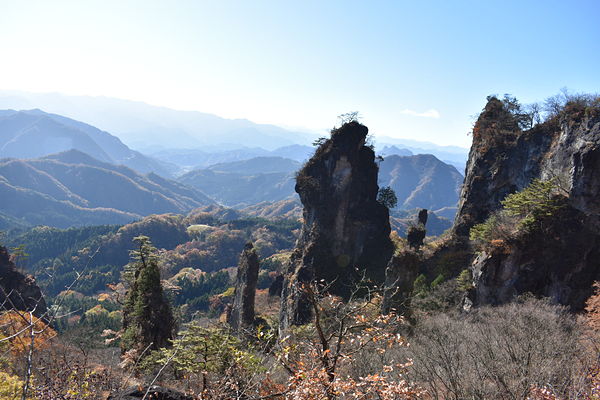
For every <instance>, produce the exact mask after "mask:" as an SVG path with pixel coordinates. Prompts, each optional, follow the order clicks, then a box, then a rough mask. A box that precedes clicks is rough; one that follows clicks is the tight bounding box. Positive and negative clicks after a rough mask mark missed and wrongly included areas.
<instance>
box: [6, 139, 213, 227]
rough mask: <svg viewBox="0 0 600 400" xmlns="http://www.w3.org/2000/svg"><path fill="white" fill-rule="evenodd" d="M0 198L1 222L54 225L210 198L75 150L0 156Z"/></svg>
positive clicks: (118, 218)
mask: <svg viewBox="0 0 600 400" xmlns="http://www.w3.org/2000/svg"><path fill="white" fill-rule="evenodd" d="M0 198H2V203H1V204H0V213H1V214H3V215H4V216H2V215H0V219H2V220H3V223H2V224H4V225H14V223H15V222H17V221H18V222H19V223H21V224H22V225H36V224H43V225H51V226H56V227H68V226H72V225H92V224H111V223H112V224H122V223H127V222H131V221H133V220H136V219H139V218H141V217H142V216H145V215H149V214H157V213H169V212H175V213H185V212H187V211H190V210H192V209H193V208H196V207H199V206H203V205H207V204H212V203H214V201H213V200H212V199H210V198H209V197H208V196H206V195H205V194H204V193H202V192H200V191H199V190H197V189H193V188H190V187H187V186H185V185H182V184H181V183H178V182H175V181H171V180H168V179H165V178H162V177H160V176H158V175H156V174H153V173H150V174H148V175H145V176H144V175H140V174H139V173H137V172H135V171H134V170H132V169H130V168H128V167H125V166H115V165H113V164H109V163H106V162H102V161H99V160H97V159H94V158H92V157H91V156H89V155H87V154H85V153H82V152H80V151H78V150H70V151H67V152H63V153H59V154H56V155H51V156H46V157H42V158H37V159H2V160H0ZM11 222H12V224H11ZM2 224H0V225H2Z"/></svg>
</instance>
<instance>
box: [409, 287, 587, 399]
mask: <svg viewBox="0 0 600 400" xmlns="http://www.w3.org/2000/svg"><path fill="white" fill-rule="evenodd" d="M581 336H582V331H581V330H580V328H579V326H578V324H577V323H576V320H575V318H574V317H573V316H572V315H570V314H569V313H568V312H567V310H566V309H565V308H563V307H561V306H555V305H551V304H550V303H549V302H547V301H545V300H537V299H531V298H529V299H520V301H518V302H515V303H512V304H507V305H504V306H500V307H482V308H480V309H478V310H477V311H475V312H473V313H472V314H470V315H460V314H437V315H434V316H430V317H428V318H424V319H422V320H421V321H420V323H419V324H418V325H417V327H416V329H415V334H414V337H413V338H412V340H411V347H410V349H409V350H410V355H411V356H412V357H413V359H414V365H413V368H412V369H411V371H412V373H413V375H412V377H413V379H415V380H416V381H417V382H419V383H420V384H421V385H423V386H425V387H426V388H428V391H429V394H430V395H431V396H432V398H434V399H442V398H443V399H466V398H469V399H525V398H528V396H529V394H530V390H531V389H532V387H537V388H547V389H548V390H549V391H550V392H551V393H552V394H553V395H555V396H559V397H561V398H563V397H566V398H574V397H576V395H577V394H582V393H584V388H583V387H582V380H581V377H585V375H586V373H585V371H586V368H587V367H589V365H590V364H589V363H587V362H588V361H591V360H586V358H585V356H588V355H589V356H593V354H589V353H586V352H585V350H584V347H583V345H582V343H581ZM592 358H593V357H592ZM582 361H584V362H582ZM578 398H579V397H578Z"/></svg>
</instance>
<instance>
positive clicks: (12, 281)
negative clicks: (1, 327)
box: [0, 246, 46, 318]
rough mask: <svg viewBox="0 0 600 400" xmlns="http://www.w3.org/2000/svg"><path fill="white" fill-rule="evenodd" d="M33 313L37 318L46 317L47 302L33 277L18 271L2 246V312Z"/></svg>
mask: <svg viewBox="0 0 600 400" xmlns="http://www.w3.org/2000/svg"><path fill="white" fill-rule="evenodd" d="M11 309H16V310H19V311H33V314H34V315H35V316H37V317H41V318H44V317H45V315H46V302H45V300H44V297H43V296H42V292H41V291H40V288H39V287H38V285H37V284H36V283H35V278H34V277H33V276H31V275H24V274H22V273H21V272H19V271H18V270H17V267H16V266H15V264H14V263H13V262H12V261H11V260H10V255H9V254H8V250H7V249H6V247H2V246H0V310H11Z"/></svg>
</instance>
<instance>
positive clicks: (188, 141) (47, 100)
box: [0, 91, 316, 152]
mask: <svg viewBox="0 0 600 400" xmlns="http://www.w3.org/2000/svg"><path fill="white" fill-rule="evenodd" d="M0 108H11V109H31V108H39V109H43V110H46V111H48V112H52V113H56V114H60V115H64V116H67V117H69V118H73V119H76V120H80V121H86V122H87V123H89V124H92V125H94V126H96V127H98V128H100V129H102V130H105V131H108V132H111V133H112V134H114V135H117V136H118V137H119V138H120V139H121V140H123V141H124V142H125V143H127V144H128V145H129V146H132V147H133V148H136V149H138V150H142V151H145V152H148V151H150V150H151V149H153V148H154V149H155V150H158V149H164V148H203V149H208V150H210V152H214V151H221V150H225V149H232V148H239V147H244V146H246V147H250V146H252V147H262V148H264V149H267V150H273V149H276V148H278V147H282V146H288V145H293V144H310V143H311V142H312V140H313V139H314V137H315V136H316V135H313V134H310V133H305V132H296V131H291V130H288V129H284V128H280V127H278V126H274V125H266V124H256V123H253V122H251V121H248V120H245V119H226V118H221V117H218V116H216V115H213V114H207V113H202V112H198V111H176V110H171V109H168V108H164V107H156V106H152V105H149V104H146V103H142V102H135V101H129V100H121V99H114V98H108V97H89V96H66V95H61V94H57V93H46V94H36V93H27V92H18V91H0ZM227 144H228V146H227ZM227 147H228V148H227Z"/></svg>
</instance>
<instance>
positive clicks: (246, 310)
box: [229, 242, 260, 331]
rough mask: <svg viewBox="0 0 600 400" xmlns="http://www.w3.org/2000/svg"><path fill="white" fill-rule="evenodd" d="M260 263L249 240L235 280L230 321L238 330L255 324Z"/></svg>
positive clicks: (241, 256) (241, 257)
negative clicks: (255, 301)
mask: <svg viewBox="0 0 600 400" xmlns="http://www.w3.org/2000/svg"><path fill="white" fill-rule="evenodd" d="M259 267H260V263H259V261H258V255H257V254H256V250H254V246H253V245H252V243H250V242H248V243H246V245H245V246H244V250H243V251H242V254H241V255H240V261H239V265H238V270H237V277H236V282H235V295H234V299H233V306H232V309H231V314H230V315H229V323H230V324H231V326H232V328H233V329H234V330H236V331H240V330H242V329H243V328H245V327H246V328H247V327H251V326H252V325H253V324H254V317H255V313H254V298H255V295H256V283H257V281H258V270H259Z"/></svg>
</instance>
